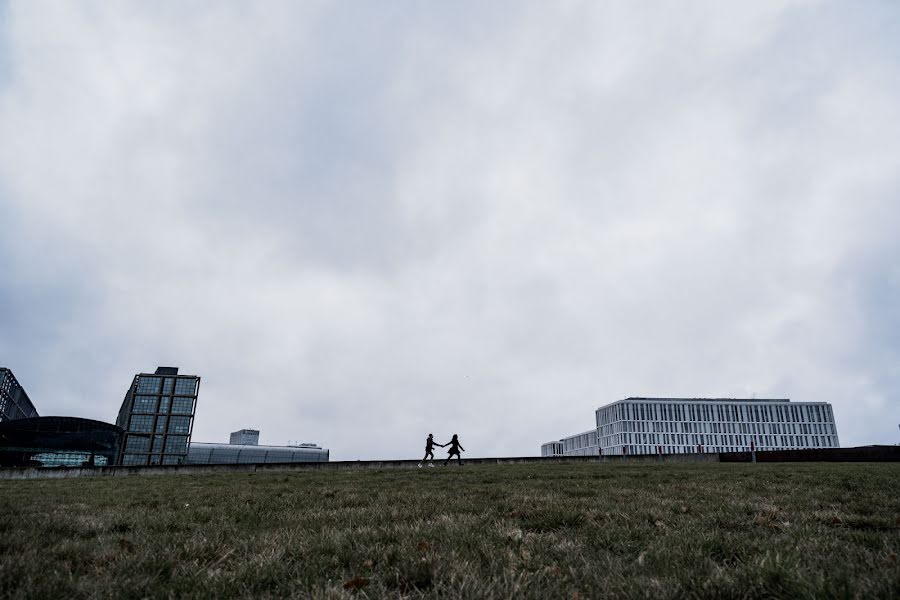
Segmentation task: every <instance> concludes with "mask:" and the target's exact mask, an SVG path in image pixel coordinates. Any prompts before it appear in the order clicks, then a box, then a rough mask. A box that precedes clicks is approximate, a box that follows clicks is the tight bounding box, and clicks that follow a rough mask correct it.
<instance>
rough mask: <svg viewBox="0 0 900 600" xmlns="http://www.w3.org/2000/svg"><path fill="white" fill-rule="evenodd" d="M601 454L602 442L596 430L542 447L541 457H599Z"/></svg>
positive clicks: (548, 443)
mask: <svg viewBox="0 0 900 600" xmlns="http://www.w3.org/2000/svg"><path fill="white" fill-rule="evenodd" d="M599 453H600V441H599V439H598V436H597V430H596V429H591V430H590V431H585V432H584V433H577V434H575V435H571V436H569V437H567V438H563V439H561V440H559V441H558V442H547V443H546V444H543V445H541V456H597V455H598V454H599Z"/></svg>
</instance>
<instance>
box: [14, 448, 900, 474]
mask: <svg viewBox="0 0 900 600" xmlns="http://www.w3.org/2000/svg"><path fill="white" fill-rule="evenodd" d="M756 457H757V461H759V462H806V461H823V462H829V461H839V462H854V461H866V462H900V446H866V447H862V448H833V449H816V450H793V451H777V452H757V453H756ZM749 461H750V453H749V452H732V453H727V454H713V453H704V454H661V455H656V454H645V455H637V456H547V457H539V456H523V457H511V458H468V459H466V460H465V461H463V462H464V463H465V465H466V466H467V467H469V466H479V465H536V464H578V463H628V464H660V463H668V464H671V463H718V462H749ZM418 463H419V461H418V460H365V461H343V462H320V463H282V464H259V465H167V466H162V465H160V466H153V467H72V468H48V469H34V468H27V469H0V480H4V479H56V478H68V477H128V476H131V475H211V474H219V473H270V472H287V471H309V470H322V469H327V470H348V469H415V468H416V467H417V465H418ZM436 468H443V467H436ZM446 468H448V469H454V468H459V467H457V466H456V465H455V464H453V463H450V466H448V467H446Z"/></svg>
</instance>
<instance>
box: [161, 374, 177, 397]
mask: <svg viewBox="0 0 900 600" xmlns="http://www.w3.org/2000/svg"><path fill="white" fill-rule="evenodd" d="M173 385H175V379H173V378H172V377H166V378H165V379H163V388H162V391H163V394H171V393H172V386H173Z"/></svg>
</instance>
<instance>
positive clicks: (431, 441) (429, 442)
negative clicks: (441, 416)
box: [419, 433, 447, 469]
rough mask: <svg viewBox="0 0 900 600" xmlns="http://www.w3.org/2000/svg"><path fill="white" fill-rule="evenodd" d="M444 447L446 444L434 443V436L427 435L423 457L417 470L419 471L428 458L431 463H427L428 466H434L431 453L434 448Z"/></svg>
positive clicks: (432, 453)
mask: <svg viewBox="0 0 900 600" xmlns="http://www.w3.org/2000/svg"><path fill="white" fill-rule="evenodd" d="M446 445H447V444H438V443H437V442H436V441H434V434H433V433H429V434H428V439H426V440H425V457H424V458H423V459H422V460H420V461H419V468H420V469H421V468H422V463H423V462H425V461H426V460H427V459H428V457H429V456H430V457H431V462H430V463H428V466H429V467H433V466H434V451H433V450H434V446H440V447H441V448H443V447H444V446H446Z"/></svg>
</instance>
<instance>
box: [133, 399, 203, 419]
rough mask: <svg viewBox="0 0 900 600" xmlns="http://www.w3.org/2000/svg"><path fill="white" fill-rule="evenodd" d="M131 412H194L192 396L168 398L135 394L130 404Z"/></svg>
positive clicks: (185, 413)
mask: <svg viewBox="0 0 900 600" xmlns="http://www.w3.org/2000/svg"><path fill="white" fill-rule="evenodd" d="M131 412H133V413H145V414H146V413H169V412H171V413H175V414H182V415H190V414H193V413H194V399H193V398H180V397H177V396H176V397H175V398H170V397H168V396H145V395H136V396H135V397H134V403H133V404H132V409H131Z"/></svg>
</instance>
